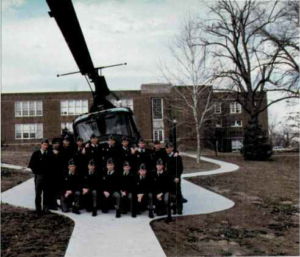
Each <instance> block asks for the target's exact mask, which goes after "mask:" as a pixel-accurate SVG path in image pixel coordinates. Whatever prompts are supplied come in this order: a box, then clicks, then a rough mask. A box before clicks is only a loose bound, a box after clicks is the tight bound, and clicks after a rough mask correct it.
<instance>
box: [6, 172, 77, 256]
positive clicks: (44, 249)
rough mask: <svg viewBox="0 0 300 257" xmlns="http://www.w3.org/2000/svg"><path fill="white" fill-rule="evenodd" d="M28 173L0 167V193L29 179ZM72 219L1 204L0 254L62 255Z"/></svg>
mask: <svg viewBox="0 0 300 257" xmlns="http://www.w3.org/2000/svg"><path fill="white" fill-rule="evenodd" d="M31 177H32V175H31V173H29V172H20V171H15V170H10V169H4V168H3V169H2V170H1V192H4V191H6V190H8V189H9V188H12V187H14V186H16V185H18V184H20V183H22V182H24V181H25V180H27V179H29V178H31ZM73 227H74V222H73V221H72V220H70V219H69V218H66V217H64V216H61V215H57V214H49V215H44V216H37V215H36V214H35V212H34V211H32V210H28V209H25V208H20V207H14V206H11V205H8V204H1V256H2V257H16V256H18V257H63V256H64V255H65V251H66V249H67V245H68V242H69V238H70V236H71V234H72V231H73Z"/></svg>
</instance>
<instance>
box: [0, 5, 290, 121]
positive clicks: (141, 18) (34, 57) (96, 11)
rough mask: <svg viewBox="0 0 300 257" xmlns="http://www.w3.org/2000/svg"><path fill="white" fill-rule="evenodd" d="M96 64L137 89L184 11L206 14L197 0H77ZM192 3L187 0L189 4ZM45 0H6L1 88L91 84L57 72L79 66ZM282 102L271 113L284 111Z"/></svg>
mask: <svg viewBox="0 0 300 257" xmlns="http://www.w3.org/2000/svg"><path fill="white" fill-rule="evenodd" d="M73 2H74V6H75V10H76V13H77V16H78V19H79V22H80V24H81V27H82V31H83V33H84V36H85V40H86V42H87V45H88V48H89V50H90V54H91V57H92V60H93V63H94V65H95V66H104V65H111V64H117V63H123V62H127V63H128V65H127V66H121V67H116V68H110V69H106V70H104V71H103V73H104V75H105V76H106V80H107V82H108V86H109V88H110V89H111V90H134V89H135V90H138V89H140V86H141V84H144V83H155V82H164V81H160V80H159V78H158V74H159V72H158V63H159V60H160V59H166V58H168V52H167V46H168V44H169V43H170V41H171V40H172V38H173V37H174V35H175V34H176V33H178V32H179V29H180V24H181V22H182V20H183V19H184V17H186V16H187V15H189V14H190V15H193V14H195V13H197V14H198V15H199V14H200V15H201V16H204V15H205V14H206V13H205V9H204V8H203V2H201V1H199V0H185V1H184V0H101V1H98V0H77V1H76V0H75V1H73ZM187 3H188V4H187ZM48 11H49V8H48V5H47V3H46V1H45V0H2V92H3V93H7V92H37V91H38V92H48V91H73V90H89V88H88V85H87V83H86V81H85V79H84V78H83V77H82V76H81V75H79V74H78V75H72V76H66V77H60V78H57V77H56V74H59V73H66V72H72V71H77V70H78V67H77V66H76V63H75V61H74V59H73V57H72V55H71V53H70V51H69V49H68V47H67V44H66V42H65V40H64V38H63V36H62V35H61V32H60V30H59V28H58V27H57V24H56V22H55V20H54V19H52V18H50V17H49V15H48ZM283 107H284V104H283V103H282V104H279V105H276V106H275V107H273V108H272V110H271V113H273V114H274V113H278V115H279V116H282V113H283V109H284V108H283Z"/></svg>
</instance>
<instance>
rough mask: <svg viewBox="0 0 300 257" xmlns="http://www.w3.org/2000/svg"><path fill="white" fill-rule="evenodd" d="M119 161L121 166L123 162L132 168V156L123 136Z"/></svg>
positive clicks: (127, 142) (126, 140)
mask: <svg viewBox="0 0 300 257" xmlns="http://www.w3.org/2000/svg"><path fill="white" fill-rule="evenodd" d="M121 145H122V146H121V160H122V164H123V163H124V162H129V164H130V167H132V165H133V161H132V154H131V149H130V146H129V141H128V138H127V137H126V136H124V137H123V138H122V141H121Z"/></svg>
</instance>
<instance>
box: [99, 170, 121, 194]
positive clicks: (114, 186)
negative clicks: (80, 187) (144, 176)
mask: <svg viewBox="0 0 300 257" xmlns="http://www.w3.org/2000/svg"><path fill="white" fill-rule="evenodd" d="M101 184H102V191H107V192H109V193H110V194H112V193H114V192H119V191H120V174H119V173H118V172H117V171H116V170H115V171H114V173H113V174H112V175H108V172H107V170H105V172H104V174H103V176H102V180H101Z"/></svg>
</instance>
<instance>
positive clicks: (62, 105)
mask: <svg viewBox="0 0 300 257" xmlns="http://www.w3.org/2000/svg"><path fill="white" fill-rule="evenodd" d="M60 113H61V115H67V114H68V102H67V101H61V102H60Z"/></svg>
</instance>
